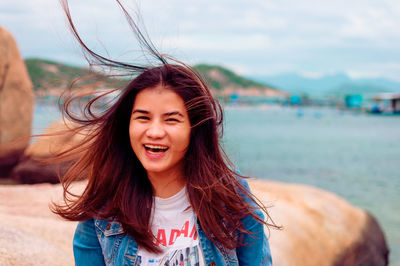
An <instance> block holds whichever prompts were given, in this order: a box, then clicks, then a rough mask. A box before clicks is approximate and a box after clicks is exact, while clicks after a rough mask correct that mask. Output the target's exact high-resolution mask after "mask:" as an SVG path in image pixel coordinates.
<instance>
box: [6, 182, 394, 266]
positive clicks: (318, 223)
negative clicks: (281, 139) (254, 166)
mask: <svg viewBox="0 0 400 266" xmlns="http://www.w3.org/2000/svg"><path fill="white" fill-rule="evenodd" d="M249 184H250V187H251V188H252V190H253V192H254V194H255V195H256V196H257V197H258V198H259V199H260V200H261V201H263V202H264V204H266V205H271V204H273V205H274V206H273V207H272V208H270V209H269V211H270V214H271V216H272V217H273V219H274V221H275V222H276V223H277V224H279V225H282V226H283V229H282V230H273V229H271V230H270V231H269V241H270V246H271V252H272V259H273V263H274V265H276V266H280V265H285V266H297V265H298V266H303V265H307V266H309V265H310V266H313V265H318V266H325V265H332V266H336V265H344V266H350V265H352V266H353V265H363V266H369V265H371V266H372V265H373V266H380V265H387V264H388V248H387V245H386V242H385V238H384V234H383V232H382V230H381V229H380V227H379V225H378V223H377V222H376V220H375V219H374V218H373V217H372V216H371V215H370V214H368V213H366V212H365V211H363V210H361V209H359V208H357V207H354V206H351V205H350V204H349V203H347V202H346V201H345V200H343V199H341V198H340V197H338V196H336V195H334V194H332V193H330V192H326V191H323V190H321V189H317V188H314V187H310V186H305V185H294V184H284V183H279V182H271V181H263V180H251V181H250V182H249ZM73 186H74V192H75V193H77V192H78V191H82V189H83V188H84V186H85V182H79V183H75V184H73ZM61 194H62V188H61V185H59V184H57V185H50V184H36V185H16V186H0V265H73V254H72V238H73V232H74V228H75V226H76V223H75V222H68V221H64V220H61V219H59V218H57V217H56V216H55V215H54V214H52V213H51V212H50V211H49V208H48V203H49V202H50V200H51V199H53V200H56V201H57V199H59V198H60V197H61ZM267 234H268V230H267ZM9 241H12V244H10V243H9ZM28 245H29V246H28ZM31 245H32V248H30V247H31ZM36 259H38V260H36ZM38 262H39V263H38ZM257 266H258V265H257Z"/></svg>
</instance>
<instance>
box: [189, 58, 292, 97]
mask: <svg viewBox="0 0 400 266" xmlns="http://www.w3.org/2000/svg"><path fill="white" fill-rule="evenodd" d="M193 68H194V69H195V70H196V71H197V72H199V73H200V74H201V75H202V77H203V78H205V80H206V81H207V82H208V84H209V85H210V86H211V87H212V89H214V90H215V91H216V93H217V95H219V96H227V95H231V94H238V95H243V96H285V95H287V93H286V92H283V91H280V90H278V89H276V88H274V87H273V86H270V85H267V84H263V83H260V82H256V81H254V80H251V79H248V78H245V77H242V76H239V75H238V74H236V73H234V72H233V71H231V70H229V69H227V68H224V67H222V66H218V65H207V64H198V65H195V66H194V67H193Z"/></svg>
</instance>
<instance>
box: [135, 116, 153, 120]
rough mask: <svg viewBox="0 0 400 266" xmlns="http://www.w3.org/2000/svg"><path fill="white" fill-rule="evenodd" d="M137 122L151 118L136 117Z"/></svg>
mask: <svg viewBox="0 0 400 266" xmlns="http://www.w3.org/2000/svg"><path fill="white" fill-rule="evenodd" d="M136 119H137V120H149V119H150V118H149V117H147V116H138V117H136Z"/></svg>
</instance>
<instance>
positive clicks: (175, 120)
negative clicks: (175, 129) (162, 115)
mask: <svg viewBox="0 0 400 266" xmlns="http://www.w3.org/2000/svg"><path fill="white" fill-rule="evenodd" d="M165 121H167V122H179V120H178V119H176V118H168V119H166V120H165Z"/></svg>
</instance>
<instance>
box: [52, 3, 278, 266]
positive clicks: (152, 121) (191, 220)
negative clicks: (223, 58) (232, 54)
mask: <svg viewBox="0 0 400 266" xmlns="http://www.w3.org/2000/svg"><path fill="white" fill-rule="evenodd" d="M66 4H67V3H66V1H64V10H65V11H66V14H67V16H68V18H69V21H70V24H71V28H72V30H73V33H74V34H75V36H76V37H77V38H78V40H79V42H80V43H81V44H82V46H83V47H84V49H85V50H86V52H87V53H88V54H89V55H90V56H92V58H94V59H96V60H98V61H100V62H101V63H102V64H105V65H107V66H123V67H127V68H130V69H134V70H135V71H137V72H139V73H140V72H141V73H140V74H139V75H138V76H137V77H136V78H134V79H133V80H132V81H131V82H130V83H129V85H128V86H127V87H126V88H125V89H123V92H122V94H121V96H120V97H119V98H118V100H117V101H116V102H115V103H114V104H112V106H110V107H108V108H107V109H106V110H104V111H103V112H102V113H101V114H99V113H98V112H97V113H96V112H95V111H94V110H92V109H93V101H96V100H97V99H98V98H95V99H94V100H93V101H91V102H89V103H88V105H87V106H86V108H85V114H86V118H85V119H82V118H80V117H75V116H74V115H73V114H72V113H71V112H70V110H69V108H70V103H71V101H72V99H70V100H67V101H66V102H65V104H64V106H63V108H64V109H63V110H64V112H65V114H66V115H67V116H68V117H69V118H70V119H71V120H73V121H75V122H78V123H80V124H81V127H80V128H79V129H85V130H86V131H85V134H86V135H87V137H86V139H85V142H84V143H82V145H81V146H80V147H75V148H74V149H71V150H70V153H74V152H77V150H80V151H81V152H82V153H81V154H82V156H81V157H80V158H79V159H78V160H77V161H76V162H75V163H74V165H73V166H72V167H71V168H70V169H69V171H68V172H67V173H66V174H65V176H64V177H63V179H62V180H61V182H62V183H63V184H64V188H65V192H64V198H65V203H66V204H65V205H54V208H53V210H54V212H55V213H57V214H58V215H60V216H62V217H63V218H65V219H68V220H73V221H80V222H79V224H78V226H77V229H76V232H75V236H74V241H73V245H74V256H75V262H76V265H174V263H175V265H271V255H270V250H269V245H268V240H267V238H266V236H265V233H264V225H269V226H273V227H275V225H274V224H269V223H267V222H266V221H264V215H263V213H262V211H261V210H263V211H264V212H265V213H266V209H265V207H264V206H263V205H262V204H261V203H259V202H258V201H256V200H255V198H254V196H253V195H252V194H251V192H250V190H249V188H248V185H247V182H246V181H245V179H243V176H241V175H240V174H239V173H237V172H236V171H235V170H234V167H233V166H232V165H231V164H230V163H229V159H228V158H227V157H226V155H225V153H224V151H223V149H222V147H221V146H220V143H219V140H220V138H221V133H222V110H221V107H220V105H219V104H218V102H217V101H216V100H215V99H214V98H213V97H212V95H211V93H210V91H209V89H208V87H207V85H206V84H205V83H204V82H203V80H202V79H201V77H200V76H199V75H198V74H197V73H196V72H195V71H193V70H192V69H191V68H190V67H189V66H186V65H184V64H176V63H175V64H171V63H168V62H167V61H166V59H165V57H163V56H161V55H159V53H157V52H156V50H155V49H154V47H153V46H152V45H149V42H147V41H146V40H145V39H141V41H142V43H144V44H145V46H146V47H147V48H148V49H149V50H150V51H151V53H152V54H153V55H154V56H156V58H158V59H159V60H160V64H159V65H158V66H150V67H143V66H134V65H128V64H126V63H119V62H116V61H112V60H109V59H106V58H104V57H101V56H100V55H98V54H96V53H94V52H93V51H91V50H90V49H89V48H87V47H86V45H84V44H83V42H82V41H81V39H80V38H79V35H78V34H77V32H76V30H75V27H74V25H73V24H72V21H71V19H70V15H69V10H68V6H67V5H66ZM121 7H122V6H121ZM122 8H123V7H122ZM123 11H124V12H125V9H123ZM125 14H126V15H127V13H125ZM128 21H129V22H130V24H131V26H133V29H134V30H135V32H136V33H137V35H138V36H139V40H140V38H141V37H143V35H142V34H141V33H140V31H139V32H138V29H137V27H136V24H134V23H133V20H131V19H130V17H129V16H128ZM138 33H139V34H138ZM82 178H86V179H87V180H88V183H87V186H86V188H85V190H84V191H83V193H82V194H81V195H79V196H77V195H73V194H72V193H71V192H70V191H69V186H70V184H71V182H72V181H75V180H79V179H82ZM71 196H72V198H71Z"/></svg>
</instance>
